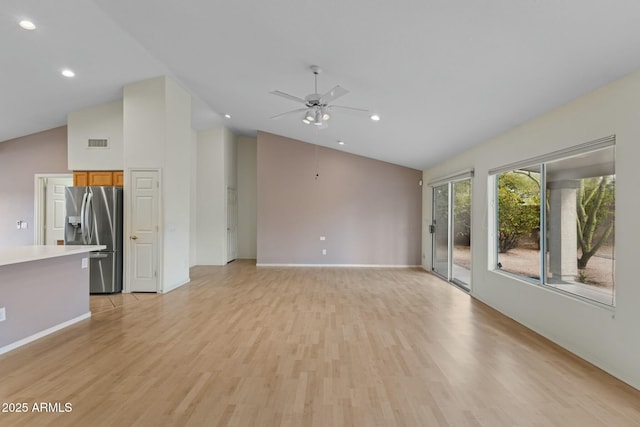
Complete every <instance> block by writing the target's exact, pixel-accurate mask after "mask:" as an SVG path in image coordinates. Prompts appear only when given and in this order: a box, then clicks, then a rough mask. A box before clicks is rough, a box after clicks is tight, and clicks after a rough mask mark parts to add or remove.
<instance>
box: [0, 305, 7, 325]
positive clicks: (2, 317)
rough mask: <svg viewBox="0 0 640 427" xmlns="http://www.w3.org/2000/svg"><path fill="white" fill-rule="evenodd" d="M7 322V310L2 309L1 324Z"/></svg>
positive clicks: (0, 312)
mask: <svg viewBox="0 0 640 427" xmlns="http://www.w3.org/2000/svg"><path fill="white" fill-rule="evenodd" d="M5 320H7V309H6V308H4V307H0V322H4V321H5Z"/></svg>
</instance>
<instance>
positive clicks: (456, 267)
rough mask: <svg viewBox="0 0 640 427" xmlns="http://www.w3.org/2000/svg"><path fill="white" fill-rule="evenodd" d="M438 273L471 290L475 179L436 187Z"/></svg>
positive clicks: (435, 263) (435, 260)
mask: <svg viewBox="0 0 640 427" xmlns="http://www.w3.org/2000/svg"><path fill="white" fill-rule="evenodd" d="M431 231H432V233H433V260H432V268H433V271H434V273H436V274H438V275H439V276H442V277H443V278H444V279H446V280H448V281H450V282H453V283H455V284H456V285H458V286H461V287H462V288H464V289H466V290H469V285H470V283H471V179H470V178H467V179H461V180H458V181H450V182H447V183H446V184H442V185H438V186H434V187H433V225H432V228H431Z"/></svg>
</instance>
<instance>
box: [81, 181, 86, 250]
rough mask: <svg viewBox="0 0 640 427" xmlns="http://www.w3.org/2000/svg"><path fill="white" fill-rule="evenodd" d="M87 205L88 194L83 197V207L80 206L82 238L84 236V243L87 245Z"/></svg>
mask: <svg viewBox="0 0 640 427" xmlns="http://www.w3.org/2000/svg"><path fill="white" fill-rule="evenodd" d="M86 204H87V193H84V194H83V195H82V205H80V236H82V243H84V244H85V245H86V244H87V239H86V237H85V235H84V234H85V223H84V222H85V218H84V217H85V215H84V212H85V207H86Z"/></svg>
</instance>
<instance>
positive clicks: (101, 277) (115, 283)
mask: <svg viewBox="0 0 640 427" xmlns="http://www.w3.org/2000/svg"><path fill="white" fill-rule="evenodd" d="M89 259H90V261H91V262H90V264H91V265H90V271H89V274H90V279H89V292H90V293H92V294H110V293H114V292H121V291H122V268H121V266H119V263H118V253H116V252H91V253H90V254H89Z"/></svg>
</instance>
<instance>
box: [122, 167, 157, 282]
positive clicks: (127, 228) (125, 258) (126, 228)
mask: <svg viewBox="0 0 640 427" xmlns="http://www.w3.org/2000/svg"><path fill="white" fill-rule="evenodd" d="M133 172H156V173H157V174H158V212H157V213H158V228H157V230H156V231H157V233H156V236H157V238H158V242H157V243H158V250H157V251H156V253H155V256H156V266H157V267H158V275H157V280H158V281H157V282H156V292H157V293H161V292H162V291H163V289H164V283H163V277H164V274H162V272H163V271H164V263H163V261H162V260H163V259H164V258H163V257H164V246H163V244H162V243H163V240H164V239H163V238H162V237H163V236H164V234H163V233H161V232H160V231H161V230H162V228H161V227H160V224H163V209H162V206H163V203H162V168H136V167H129V168H127V169H126V171H125V173H124V186H123V192H124V197H123V198H122V200H123V204H124V206H123V207H122V211H123V215H124V218H123V220H124V221H123V234H124V235H123V236H122V239H123V242H122V243H123V244H122V251H123V254H122V271H123V273H124V279H125V280H124V283H123V285H122V292H123V293H131V275H130V274H129V264H130V263H129V254H131V253H132V251H131V239H130V238H129V236H130V235H131V218H133V215H132V214H133V212H131V208H132V206H133V201H132V200H131V198H132V197H133V194H132V193H133V192H132V191H127V189H129V188H131V182H132V174H133Z"/></svg>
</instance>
